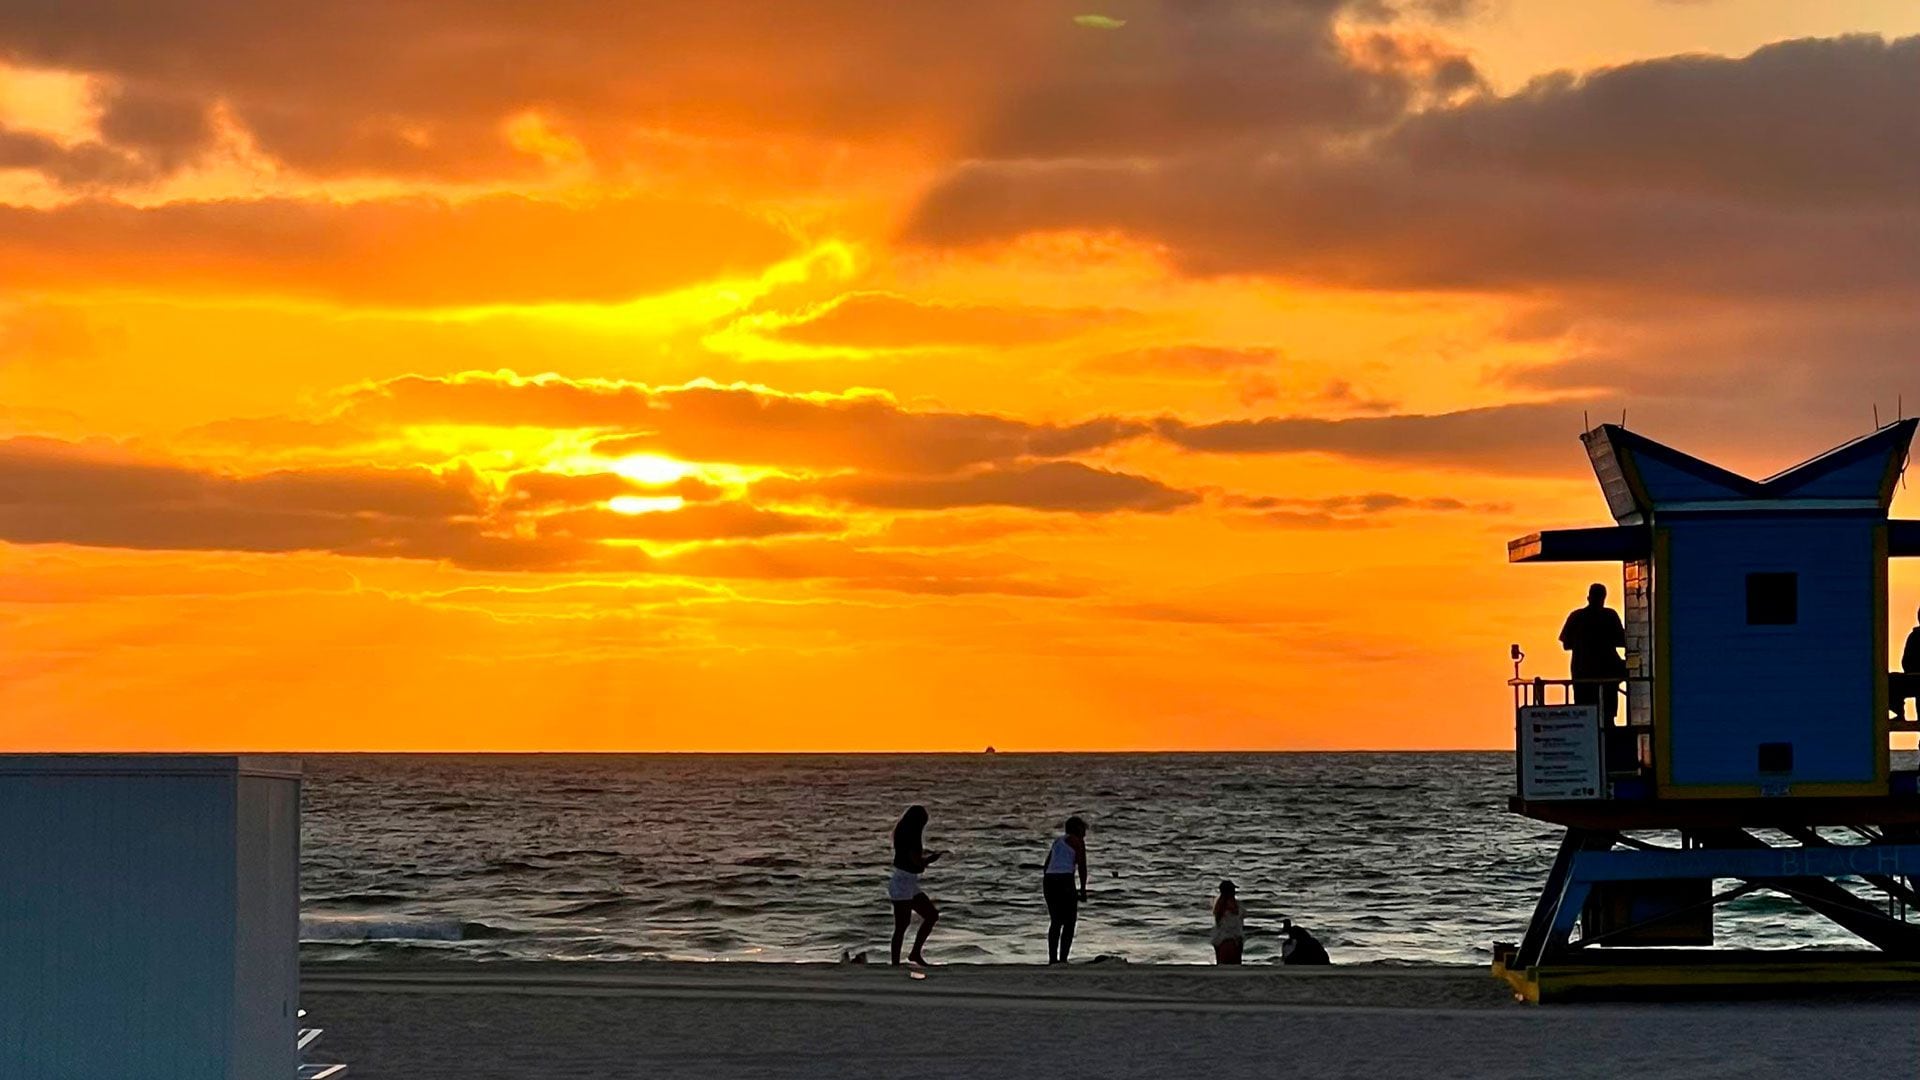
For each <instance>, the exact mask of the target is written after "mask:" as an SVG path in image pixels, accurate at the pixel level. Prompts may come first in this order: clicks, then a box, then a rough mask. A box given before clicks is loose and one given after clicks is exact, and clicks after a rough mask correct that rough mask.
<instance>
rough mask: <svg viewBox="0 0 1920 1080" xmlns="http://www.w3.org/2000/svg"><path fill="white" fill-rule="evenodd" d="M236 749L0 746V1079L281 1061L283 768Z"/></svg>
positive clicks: (292, 812) (147, 1074) (293, 985)
mask: <svg viewBox="0 0 1920 1080" xmlns="http://www.w3.org/2000/svg"><path fill="white" fill-rule="evenodd" d="M244 760H245V759H238V758H232V757H227V758H209V757H192V758H177V757H170V756H164V755H155V756H151V757H147V756H135V757H102V756H91V755H76V756H65V755H60V756H53V755H48V756H33V755H28V756H21V757H0V1077H5V1078H6V1080H118V1078H122V1077H124V1078H126V1080H135V1078H137V1080H257V1078H260V1077H275V1078H277V1077H287V1076H292V1075H293V1074H294V1072H295V1070H296V1067H297V1064H298V1062H297V1058H296V1055H295V1052H294V1045H293V1041H294V1031H295V1024H296V1020H295V1018H294V1016H293V1011H294V1010H293V1001H294V998H295V996H296V995H297V993H298V982H297V977H298V972H297V963H298V947H299V940H298V936H299V935H298V917H299V916H298V904H299V899H298V881H297V876H298V870H299V865H298V864H299V846H298V843H299V842H298V832H297V820H298V798H299V782H298V780H297V779H293V778H292V777H291V776H289V775H285V774H284V769H285V768H286V766H284V765H283V766H281V770H282V774H280V775H267V776H244V775H243V772H244V770H245V766H244V764H243V762H244ZM282 1010H284V1011H285V1012H286V1013H287V1015H286V1016H285V1018H284V1019H281V1018H280V1016H279V1014H280V1012H281V1011H282Z"/></svg>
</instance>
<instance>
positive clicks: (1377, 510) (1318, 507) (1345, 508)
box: [1222, 491, 1504, 514]
mask: <svg viewBox="0 0 1920 1080" xmlns="http://www.w3.org/2000/svg"><path fill="white" fill-rule="evenodd" d="M1222 502H1223V504H1224V505H1227V506H1232V507H1237V508H1240V509H1245V510H1276V509H1281V508H1305V509H1309V510H1315V511H1320V512H1324V513H1329V514H1384V513H1387V512H1388V511H1392V510H1426V511H1433V512H1439V513H1448V512H1452V511H1459V510H1481V511H1490V510H1500V509H1504V508H1503V507H1498V506H1493V505H1490V504H1485V503H1481V504H1473V503H1468V502H1465V501H1463V500H1460V499H1455V498H1451V497H1449V496H1444V495H1442V496H1425V497H1415V496H1412V495H1396V494H1394V493H1392V492H1390V491H1370V492H1367V493H1366V494H1364V495H1333V496H1328V497H1326V498H1318V499H1304V498H1292V497H1286V496H1277V495H1254V496H1246V495H1241V496H1229V497H1227V498H1225V499H1223V500H1222Z"/></svg>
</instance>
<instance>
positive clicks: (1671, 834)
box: [1494, 420, 1920, 1001]
mask: <svg viewBox="0 0 1920 1080" xmlns="http://www.w3.org/2000/svg"><path fill="white" fill-rule="evenodd" d="M1916 426H1920V421H1916V420H1903V421H1901V422H1899V423H1895V424H1890V425H1888V426H1885V427H1882V428H1879V429H1878V430H1876V431H1874V432H1873V433H1872V434H1870V435H1866V436H1864V437H1862V438H1859V439H1856V440H1854V441H1852V442H1850V443H1847V444H1845V445H1843V446H1840V447H1837V448H1835V449H1833V450H1830V451H1828V452H1827V453H1825V454H1822V455H1820V456H1818V457H1816V458H1813V459H1812V460H1810V461H1807V462H1805V463H1803V464H1801V465H1797V466H1795V467H1793V468H1791V469H1788V470H1787V471H1785V472H1783V473H1780V474H1778V475H1776V476H1773V477H1771V478H1769V479H1766V480H1751V479H1748V478H1747V477H1744V476H1740V475H1738V474H1736V473H1733V472H1730V471H1728V470H1726V469H1723V468H1720V467H1718V466H1716V465H1712V464H1709V463H1707V462H1705V461H1702V460H1700V459H1698V458H1695V457H1692V456H1690V455H1687V454H1684V453H1681V452H1680V451H1678V450H1675V449H1673V448H1671V447H1668V446H1665V445H1662V444H1660V443H1658V442H1655V441H1653V440H1652V439H1649V438H1646V437H1645V436H1642V435H1640V434H1638V433H1636V432H1631V431H1628V430H1626V429H1625V428H1624V427H1620V426H1615V425H1611V424H1609V425H1603V426H1601V427H1599V428H1596V429H1594V430H1592V431H1590V432H1588V433H1587V434H1585V435H1584V436H1582V441H1583V442H1584V443H1585V444H1586V449H1587V453H1588V456H1589V457H1590V458H1591V459H1592V463H1593V469H1594V473H1595V475H1596V476H1597V477H1598V478H1599V481H1600V487H1601V490H1602V491H1603V492H1604V494H1605V496H1606V500H1607V506H1608V509H1609V510H1611V511H1612V514H1613V519H1614V524H1613V525H1611V526H1602V527H1598V528H1587V529H1565V530H1556V531H1552V532H1542V533H1536V534H1534V535H1531V536H1526V537H1522V538H1521V539H1518V540H1515V541H1513V542H1512V543H1510V544H1509V545H1508V560H1509V561H1510V562H1516V563H1547V562H1603V563H1619V564H1620V565H1621V566H1622V568H1623V575H1622V579H1623V580H1622V584H1623V589H1622V601H1621V607H1622V609H1623V610H1624V619H1623V622H1624V624H1625V628H1626V649H1625V652H1626V657H1625V659H1626V673H1625V675H1624V677H1622V678H1617V679H1612V678H1610V679H1592V680H1581V683H1582V684H1584V685H1576V683H1575V681H1574V680H1571V679H1544V678H1526V677H1524V676H1523V675H1522V674H1521V671H1520V663H1521V660H1522V654H1521V653H1520V650H1519V648H1518V646H1516V647H1515V649H1514V662H1515V669H1514V679H1513V682H1512V686H1513V691H1514V706H1515V734H1516V743H1517V746H1516V764H1517V766H1518V777H1517V783H1516V790H1515V792H1514V795H1513V796H1512V799H1511V801H1510V807H1511V809H1512V810H1513V812H1515V813H1518V814H1522V815H1525V816H1527V817H1529V818H1533V819H1535V820H1538V821H1544V822H1549V823H1552V824H1555V825H1559V826H1563V827H1565V829H1566V832H1565V835H1564V838H1563V839H1562V841H1561V844H1560V849H1559V853H1558V855H1557V856H1556V858H1555V859H1554V863H1553V868H1552V870H1551V871H1550V872H1549V874H1548V877H1547V881H1546V884H1545V887H1544V888H1543V890H1542V892H1541V896H1540V900H1539V903H1538V904H1537V905H1536V907H1535V909H1534V913H1533V918H1532V920H1531V922H1530V923H1529V925H1528V927H1527V932H1526V936H1525V937H1524V938H1523V939H1522V940H1521V942H1520V943H1519V944H1518V945H1507V944H1503V945H1496V946H1495V948H1494V969H1495V972H1496V973H1497V974H1499V975H1501V976H1503V977H1505V978H1506V979H1507V980H1508V981H1510V982H1511V983H1512V984H1513V985H1514V987H1515V989H1516V990H1517V991H1518V992H1519V993H1520V994H1521V995H1523V996H1525V997H1527V998H1529V999H1531V1000H1536V1001H1538V1000H1551V999H1564V998H1569V997H1577V996H1583V995H1597V994H1606V993H1618V992H1622V991H1626V990H1631V989H1632V988H1636V987H1638V988H1648V989H1653V988H1679V987H1687V986H1696V987H1697V986H1720V987H1728V988H1732V987H1740V986H1759V985H1765V984H1769V983H1793V984H1802V985H1804V984H1810V983H1863V982H1878V981H1886V980H1920V918H1915V919H1912V920H1911V921H1910V919H1909V908H1910V907H1912V908H1920V889H1916V885H1920V796H1916V794H1915V777H1914V774H1913V773H1911V772H1896V771H1892V770H1891V769H1890V768H1889V750H1890V745H1889V744H1890V736H1891V734H1892V733H1893V732H1895V731H1913V730H1915V729H1916V727H1917V726H1920V725H1916V724H1914V723H1912V722H1909V721H1907V720H1905V719H1904V717H1901V718H1897V719H1896V718H1895V717H1894V710H1893V709H1892V708H1890V707H1889V705H1890V700H1894V699H1892V695H1890V693H1889V683H1890V678H1891V677H1890V676H1889V674H1888V649H1887V618H1888V613H1887V559H1888V558H1889V557H1913V556H1920V521H1890V520H1889V519H1888V508H1889V506H1890V505H1891V503H1892V501H1893V494H1894V491H1895V489H1896V486H1897V485H1898V483H1899V481H1900V478H1901V475H1902V473H1903V471H1904V470H1905V467H1906V463H1907V452H1908V447H1909V445H1910V444H1911V442H1912V440H1913V434H1914V430H1915V428H1916ZM1583 690H1584V691H1586V692H1585V693H1582V691H1583ZM1622 693H1624V695H1625V708H1623V709H1618V710H1613V709H1603V708H1602V707H1601V706H1599V705H1595V704H1593V703H1592V702H1593V701H1594V700H1596V699H1598V700H1605V699H1606V698H1608V697H1610V696H1611V697H1613V700H1614V701H1616V702H1617V701H1618V700H1619V698H1618V697H1617V695H1620V694H1622ZM1583 699H1584V701H1585V702H1586V703H1584V704H1577V703H1576V702H1578V701H1581V700H1583ZM1894 704H1895V705H1897V704H1898V702H1897V700H1894ZM1616 711H1617V715H1613V716H1608V714H1609V713H1613V712H1616ZM1716 886H1718V888H1716ZM1757 890H1768V891H1771V892H1774V893H1778V894H1782V895H1784V896H1787V897H1790V898H1791V899H1793V900H1795V901H1797V902H1798V903H1799V904H1800V905H1801V906H1802V907H1803V908H1804V909H1805V910H1806V911H1807V912H1808V913H1810V914H1813V915H1818V916H1822V917H1825V918H1827V919H1830V920H1832V921H1833V922H1834V923H1836V924H1838V925H1840V926H1841V927H1844V928H1845V929H1846V930H1848V931H1850V932H1851V933H1852V934H1854V935H1855V936H1857V937H1858V938H1860V939H1861V940H1862V942H1863V943H1864V944H1865V945H1867V946H1871V948H1868V949H1860V950H1850V951H1849V950H1841V951H1836V950H1813V949H1801V950H1730V949H1725V948H1712V947H1711V946H1712V945H1713V944H1714V923H1713V915H1714V910H1715V908H1716V907H1718V906H1719V905H1721V904H1723V903H1725V902H1727V901H1729V900H1733V899H1735V898H1737V897H1741V896H1745V895H1747V894H1748V893H1752V892H1755V891H1757Z"/></svg>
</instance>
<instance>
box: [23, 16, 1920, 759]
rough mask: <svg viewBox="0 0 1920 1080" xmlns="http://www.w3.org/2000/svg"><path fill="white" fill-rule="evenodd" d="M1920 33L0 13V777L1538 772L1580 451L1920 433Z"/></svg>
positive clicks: (1587, 26)
mask: <svg viewBox="0 0 1920 1080" xmlns="http://www.w3.org/2000/svg"><path fill="white" fill-rule="evenodd" d="M1917 34H1920V4H1915V3H1913V2H1912V0H1826V2H1822V3H1807V2H1804V0H1587V2H1583V3H1577V4H1576V3H1567V2H1565V0H1478V2H1477V0H1162V2H1153V0H1099V2H1095V0H1075V2H1074V3H1057V2H1055V0H972V2H969V3H962V4H938V3H932V2H923V0H808V2H801V3H795V2H778V0H699V2H684V3H654V2H638V0H634V2H626V3H602V2H589V0H552V2H549V3H545V4H541V5H538V6H537V7H536V6H534V5H510V4H500V3H479V2H471V0H469V2H457V0H418V2H409V3H394V2H391V0H336V2H332V3H300V4H291V3H287V4H282V3H274V2H268V3H260V2H257V0H247V2H239V0H60V2H53V0H26V2H14V3H9V4H5V5H0V749H106V748H115V749H185V748H220V749H315V750H320V749H491V750H524V749H545V750H889V749H899V750H921V749H962V750H977V749H979V748H980V747H983V746H985V745H988V744H993V745H996V746H998V747H1000V748H1001V749H1076V748H1084V749H1152V748H1195V749H1203V748H1249V749H1252V748H1340V747H1382V748H1398V747H1498V746H1504V745H1510V743H1511V725H1512V713H1511V710H1510V708H1509V702H1508V697H1507V691H1506V687H1505V685H1504V680H1505V679H1506V678H1507V677H1508V675H1509V674H1510V667H1509V664H1508V662H1507V659H1506V653H1507V646H1508V644H1509V643H1511V642H1518V643H1520V644H1521V645H1522V646H1523V647H1524V648H1525V649H1527V651H1528V652H1529V653H1530V654H1531V657H1532V661H1531V663H1530V672H1537V673H1541V674H1548V675H1558V674H1561V673H1563V672H1564V664H1565V661H1564V655H1563V654H1561V653H1560V652H1559V650H1558V647H1557V645H1556V644H1555V642H1554V635H1555V633H1556V632H1557V630H1558V628H1559V624H1560V619H1561V618H1562V616H1563V615H1564V614H1565V612H1566V610H1567V609H1568V608H1570V607H1573V606H1575V605H1577V604H1578V603H1579V601H1580V599H1581V596H1582V593H1583V592H1584V588H1585V585H1586V583H1587V582H1588V581H1590V580H1607V581H1615V580H1617V578H1618V570H1617V568H1612V569H1609V568H1605V567H1581V566H1573V567H1565V568H1551V567H1545V568H1541V567H1509V566H1508V565H1506V563H1505V546H1504V543H1505V541H1506V540H1507V539H1509V538H1511V537H1513V536H1516V535H1520V534H1523V533H1526V532H1530V531H1533V530H1535V529H1539V528H1551V527H1562V526H1572V525H1583V524H1601V523H1604V522H1605V521H1606V520H1607V518H1606V514H1605V508H1604V504H1603V503H1602V501H1601V499H1600V497H1599V494H1598V490H1597V488H1596V486H1595V484H1594V481H1593V478H1592V475H1591V472H1590V471H1589V470H1588V468H1587V466H1586V462H1585V458H1584V454H1583V451H1582V449H1581V446H1580V443H1579V442H1578V439H1577V436H1578V435H1579V433H1580V431H1581V429H1582V423H1583V416H1586V417H1589V418H1590V419H1591V420H1592V421H1593V422H1594V423H1598V422H1600V421H1601V420H1603V419H1605V420H1618V419H1619V417H1620V414H1621V412H1622V410H1623V409H1624V410H1626V411H1627V413H1628V417H1629V423H1630V424H1631V426H1632V427H1633V428H1635V429H1636V430H1639V431H1641V432H1644V433H1646V434H1649V435H1651V436H1653V437H1655V438H1658V439H1661V440H1663V441H1667V442H1670V443H1673V444H1675V445H1677V446H1679V447H1681V448H1683V449H1686V450H1689V451H1692V452H1695V453H1699V454H1701V455H1703V456H1706V457H1708V458H1711V459H1713V460H1715V461H1718V462H1720V463H1723V464H1726V465H1728V466H1730V467H1733V468H1736V469H1740V470H1743V471H1747V472H1749V473H1751V474H1755V475H1764V474H1767V473H1770V472H1773V471H1775V470H1777V469H1779V468H1782V467H1784V466H1786V465H1789V464H1792V463H1793V462H1795V461H1797V460H1799V459H1801V458H1804V457H1807V456H1810V455H1812V454H1814V453H1817V452H1819V451H1821V450H1824V449H1826V448H1828V447H1830V446H1832V445H1834V444H1836V443H1839V442H1841V441H1843V440H1845V439H1848V438H1851V437H1853V436H1856V435H1860V434H1863V433H1865V432H1866V431H1868V430H1870V429H1871V427H1872V424H1873V415H1874V414H1873V410H1874V409H1875V407H1876V406H1877V407H1878V409H1879V414H1880V416H1881V417H1882V418H1884V419H1891V418H1892V417H1893V416H1894V414H1895V411H1896V410H1897V409H1900V408H1902V407H1904V408H1905V409H1906V410H1908V411H1909V412H1912V411H1914V410H1920V36H1912V35H1917ZM1903 399H1904V406H1903V404H1902V401H1903ZM1895 512H1896V513H1904V514H1905V516H1909V517H1914V516H1920V498H1917V497H1915V496H1912V495H1904V496H1902V498H1901V500H1900V501H1898V502H1896V504H1895ZM1892 600H1893V609H1894V611H1893V616H1894V620H1895V627H1896V629H1897V630H1898V631H1899V632H1901V633H1904V630H1905V628H1906V627H1907V626H1909V625H1911V622H1910V616H1911V615H1912V613H1913V610H1914V608H1915V606H1916V604H1920V573H1916V572H1915V571H1914V570H1912V569H1903V568H1896V570H1895V577H1894V583H1893V595H1892ZM1897 640H1898V638H1896V641H1897Z"/></svg>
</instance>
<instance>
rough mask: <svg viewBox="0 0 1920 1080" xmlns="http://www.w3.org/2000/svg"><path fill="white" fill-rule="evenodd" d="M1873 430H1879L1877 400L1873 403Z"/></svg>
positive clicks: (1878, 405)
mask: <svg viewBox="0 0 1920 1080" xmlns="http://www.w3.org/2000/svg"><path fill="white" fill-rule="evenodd" d="M1873 430H1875V431H1879V430H1880V403H1879V402H1877V401H1876V402H1874V403H1873Z"/></svg>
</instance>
